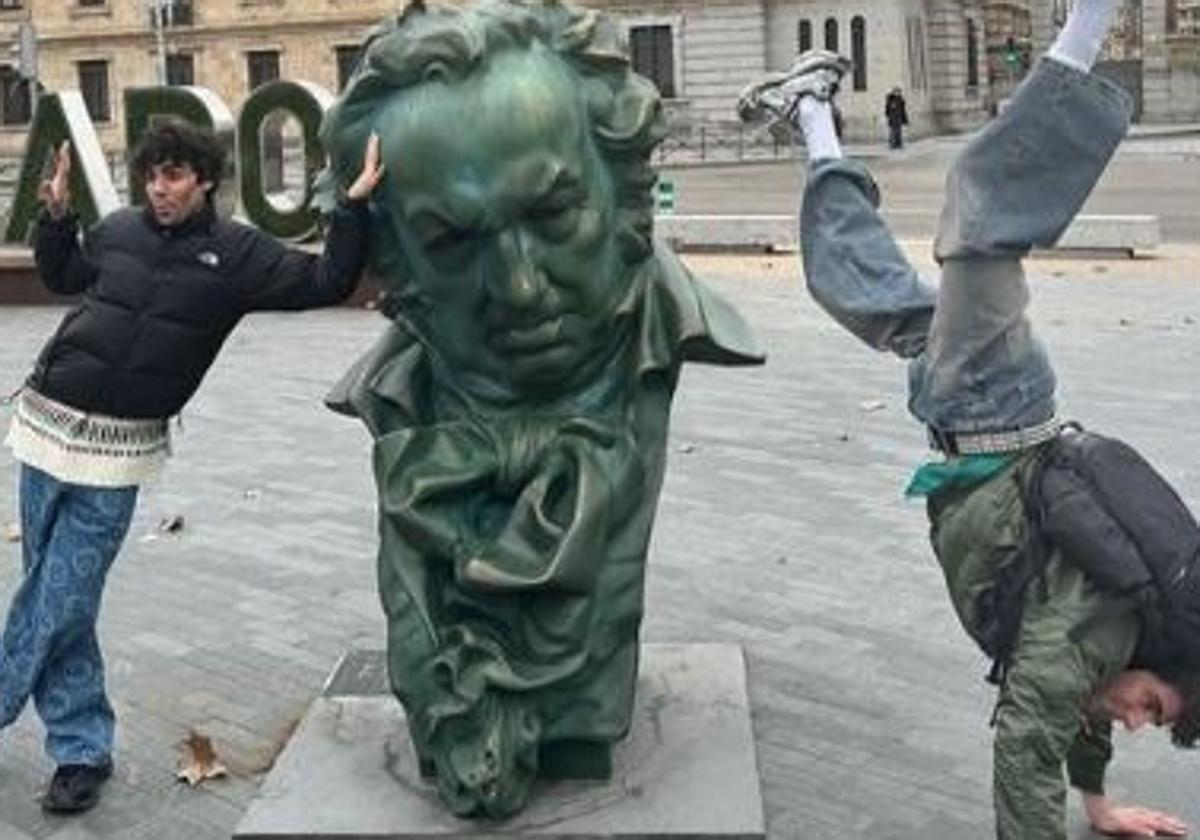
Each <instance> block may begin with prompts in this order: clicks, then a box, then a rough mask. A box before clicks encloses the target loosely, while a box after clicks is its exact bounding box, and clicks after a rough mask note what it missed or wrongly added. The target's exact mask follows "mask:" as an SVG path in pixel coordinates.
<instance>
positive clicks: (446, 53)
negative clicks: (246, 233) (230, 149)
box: [316, 0, 666, 276]
mask: <svg viewBox="0 0 1200 840" xmlns="http://www.w3.org/2000/svg"><path fill="white" fill-rule="evenodd" d="M535 43H536V44H541V45H543V46H544V47H546V48H548V49H549V50H550V51H551V52H553V53H554V54H555V55H557V56H558V57H559V58H561V59H562V60H563V61H564V62H565V63H566V64H567V66H568V67H569V68H571V69H572V71H573V72H574V74H575V75H576V77H577V78H578V81H579V84H578V90H579V94H578V95H579V98H580V102H581V104H582V106H583V110H584V113H585V117H586V119H587V122H588V125H589V127H590V129H591V134H592V137H593V139H594V141H595V143H596V146H597V149H598V151H599V153H600V155H601V156H602V157H603V158H604V160H605V162H606V163H607V165H608V167H609V169H610V170H611V172H612V174H613V181H614V185H615V187H616V193H617V195H616V202H617V226H618V231H617V236H618V241H619V242H620V243H621V250H622V253H623V254H625V256H626V259H627V260H629V261H630V262H635V261H637V260H639V259H642V258H644V257H646V256H647V255H649V254H650V252H651V239H650V237H651V228H652V226H653V221H654V209H653V207H654V205H653V198H652V195H651V189H652V188H653V186H654V182H655V179H656V175H655V173H654V170H653V168H652V167H651V166H650V154H651V152H652V151H653V150H654V147H655V146H657V145H658V143H659V142H660V141H661V140H662V139H663V137H664V136H665V134H666V128H665V121H664V118H663V115H662V106H661V99H660V97H659V94H658V90H657V89H656V88H655V87H654V85H653V84H652V83H651V82H650V81H649V80H647V79H645V78H643V77H642V76H639V75H637V74H636V73H634V72H633V71H632V69H631V64H630V61H629V56H628V54H627V50H626V47H625V44H624V40H623V33H622V30H621V29H620V27H618V26H617V25H616V24H614V23H613V21H612V20H611V19H610V18H608V17H606V16H604V15H602V14H600V13H598V12H596V11H594V10H591V9H581V8H575V7H572V6H569V5H565V4H562V3H560V2H557V0H484V2H482V3H480V4H479V5H477V6H475V7H474V8H471V9H454V8H426V6H425V4H424V3H422V2H414V3H411V4H410V5H409V6H408V7H407V8H406V9H405V10H404V12H403V13H401V14H400V15H398V16H397V17H395V18H392V19H390V20H388V21H385V22H384V23H383V24H381V25H380V26H379V27H377V28H376V29H375V30H374V31H373V32H372V33H371V34H370V35H369V36H368V38H367V41H366V44H365V45H364V49H363V57H362V60H361V61H360V63H359V66H358V68H357V69H356V71H355V73H354V75H353V76H352V78H351V80H350V82H349V83H348V85H347V87H346V89H345V91H344V92H343V94H342V96H341V98H340V99H339V100H338V102H337V103H336V104H335V105H334V106H333V107H332V108H331V109H330V110H329V112H328V113H327V114H326V116H325V120H324V122H323V123H322V126H321V139H322V141H323V142H324V144H325V148H326V149H328V150H329V153H330V166H329V168H328V169H326V171H325V172H324V173H322V176H321V177H320V178H319V179H318V184H317V190H316V192H317V199H318V202H319V204H320V205H322V206H324V207H328V206H329V205H330V203H331V199H332V196H333V195H334V194H335V193H336V192H337V190H338V188H339V187H344V186H345V185H346V184H348V183H350V182H351V181H352V180H353V178H354V176H355V175H356V174H357V172H358V168H359V166H360V165H361V159H362V150H363V149H364V148H365V147H366V143H367V138H368V137H369V136H370V133H371V131H372V128H373V126H374V118H375V115H376V113H377V111H378V110H379V109H380V108H381V107H382V106H383V105H384V103H385V102H386V101H387V100H389V99H390V98H392V97H394V96H396V95H398V94H401V93H403V92H405V91H406V90H408V89H411V88H415V87H418V86H419V85H421V84H423V83H426V82H431V81H441V82H447V81H455V80H459V79H464V78H467V77H469V76H470V75H471V74H473V73H477V72H479V71H480V70H481V69H483V68H484V62H485V59H486V58H487V57H488V56H489V55H491V54H494V53H496V52H500V51H502V50H506V49H513V48H516V49H523V48H528V47H530V46H532V45H533V44H535ZM446 130H447V131H452V130H453V128H452V127H447V129H446ZM385 139H386V138H385ZM481 142H486V139H483V138H481ZM381 187H383V189H382V190H380V191H377V193H376V194H377V195H380V194H381V193H382V194H383V195H384V196H386V186H385V185H381ZM383 203H384V204H386V198H384V199H383ZM390 228H391V226H390V225H374V226H373V232H374V235H375V237H376V241H375V245H376V247H375V248H373V251H374V254H373V257H374V259H375V266H374V268H375V271H376V272H377V273H378V274H380V275H381V276H388V275H389V274H396V273H399V274H404V273H405V272H404V271H403V266H402V265H396V264H387V263H388V257H389V253H390V254H392V255H399V254H400V253H401V252H402V250H403V249H400V248H394V247H392V248H389V247H388V245H389V244H390V243H389V242H388V239H387V238H388V236H389V235H390ZM401 259H403V257H402V256H401Z"/></svg>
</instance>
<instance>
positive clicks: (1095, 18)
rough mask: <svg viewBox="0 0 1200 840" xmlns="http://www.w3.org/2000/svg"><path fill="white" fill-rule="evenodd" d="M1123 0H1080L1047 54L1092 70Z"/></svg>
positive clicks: (1076, 66)
mask: <svg viewBox="0 0 1200 840" xmlns="http://www.w3.org/2000/svg"><path fill="white" fill-rule="evenodd" d="M1120 2H1121V0H1076V1H1075V7H1074V8H1073V9H1071V13H1070V14H1069V15H1067V22H1066V23H1065V24H1063V28H1062V31H1061V32H1059V33H1058V38H1057V39H1056V40H1055V41H1054V44H1053V45H1052V46H1051V47H1050V50H1049V52H1047V53H1046V55H1047V56H1049V57H1050V58H1053V59H1055V60H1057V61H1061V62H1062V63H1063V64H1069V65H1070V66H1072V67H1074V68H1076V69H1078V70H1082V71H1083V72H1084V73H1088V72H1090V71H1091V69H1092V65H1093V64H1095V63H1096V57H1097V56H1099V55H1100V48H1101V47H1103V46H1104V39H1105V37H1107V35H1108V30H1109V29H1110V28H1111V27H1112V24H1113V18H1114V17H1115V16H1116V11H1117V5H1118V4H1119V3H1120Z"/></svg>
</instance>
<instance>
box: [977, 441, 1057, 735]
mask: <svg viewBox="0 0 1200 840" xmlns="http://www.w3.org/2000/svg"><path fill="white" fill-rule="evenodd" d="M1057 445H1058V444H1057V439H1055V440H1051V441H1048V442H1046V443H1044V444H1042V446H1041V449H1040V451H1039V452H1038V455H1037V458H1036V460H1035V462H1034V465H1033V470H1032V473H1031V475H1030V476H1029V479H1028V481H1026V482H1025V484H1024V485H1023V486H1022V487H1021V503H1022V507H1023V508H1024V512H1025V523H1026V534H1025V543H1024V545H1022V546H1021V550H1020V553H1019V554H1018V555H1017V559H1016V560H1014V561H1013V562H1012V563H1010V564H1008V565H1007V566H1006V567H1005V568H1004V569H1002V570H1001V572H1000V573H999V574H998V575H997V576H996V580H995V581H994V582H993V585H992V587H991V589H990V590H989V592H988V598H989V602H990V604H991V609H990V610H988V613H989V614H990V616H991V620H990V622H989V625H990V626H989V631H988V633H987V636H988V644H987V645H986V646H985V650H986V652H987V653H988V655H990V656H991V657H992V667H991V669H990V670H989V671H988V674H987V677H986V679H987V681H988V682H989V683H991V684H992V685H996V686H1001V685H1003V684H1004V681H1005V679H1007V677H1008V669H1009V666H1010V665H1011V664H1012V655H1013V651H1014V649H1015V648H1016V645H1017V637H1018V636H1019V635H1020V633H1021V618H1022V615H1023V612H1024V606H1025V596H1026V593H1027V591H1028V590H1029V586H1030V585H1031V584H1032V583H1033V582H1034V581H1041V582H1042V584H1043V586H1044V583H1045V572H1046V566H1047V565H1048V564H1049V562H1050V554H1051V551H1050V543H1049V541H1048V540H1047V539H1046V536H1045V531H1044V529H1043V527H1042V513H1043V509H1042V476H1043V474H1044V473H1045V470H1046V464H1047V463H1048V462H1049V460H1050V459H1051V458H1052V457H1053V456H1054V452H1055V451H1056V448H1057ZM1043 597H1045V596H1043ZM994 722H995V715H994V714H993V723H994Z"/></svg>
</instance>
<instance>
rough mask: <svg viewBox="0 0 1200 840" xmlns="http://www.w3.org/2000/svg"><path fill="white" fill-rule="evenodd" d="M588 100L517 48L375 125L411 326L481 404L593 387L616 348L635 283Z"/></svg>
mask: <svg viewBox="0 0 1200 840" xmlns="http://www.w3.org/2000/svg"><path fill="white" fill-rule="evenodd" d="M579 96H580V93H579V83H578V80H577V79H575V78H574V77H573V76H572V75H571V74H570V71H569V70H568V68H567V67H566V65H564V64H563V63H562V61H561V60H560V59H558V58H557V57H555V56H554V55H553V54H551V53H549V52H548V51H546V50H544V49H541V48H535V49H534V50H530V51H516V50H514V51H509V52H504V53H501V54H499V55H495V56H492V57H491V58H490V60H489V63H488V66H487V68H486V69H485V70H483V71H481V72H479V73H476V74H474V75H473V76H471V77H470V78H469V79H466V80H464V81H461V82H453V83H449V84H444V83H441V82H431V83H425V84H423V85H422V86H420V87H419V88H416V89H413V90H410V91H407V92H406V93H404V94H403V95H402V96H400V97H397V99H396V100H395V101H394V102H392V103H390V104H389V105H388V106H387V108H386V109H385V110H384V111H383V113H382V114H381V115H380V121H379V129H380V131H381V133H382V135H383V138H384V141H385V142H384V144H383V146H384V149H385V150H387V151H386V155H387V160H386V166H387V177H388V178H389V179H390V183H389V194H390V195H392V196H394V197H395V198H394V199H393V201H394V204H393V206H392V207H391V208H390V213H389V215H390V217H391V221H390V224H392V225H393V226H394V228H395V233H396V235H397V239H398V240H399V241H400V242H401V243H402V247H403V248H404V250H405V255H406V257H407V262H408V263H409V265H410V266H411V269H412V275H413V276H410V277H406V278H404V279H405V281H406V282H408V283H412V284H414V285H415V287H416V289H417V291H419V292H420V297H421V298H423V303H422V304H420V305H418V306H413V307H410V309H409V310H406V314H407V315H408V317H409V319H410V320H411V321H412V322H413V323H414V324H415V326H416V327H417V329H418V330H419V332H420V333H421V335H422V338H423V340H424V341H425V342H426V344H427V345H428V346H429V347H430V349H431V350H432V351H433V353H434V354H435V355H436V356H437V357H438V358H439V360H440V361H441V362H442V363H443V365H444V368H443V369H444V370H445V371H447V372H448V375H449V376H450V377H451V378H452V379H453V380H454V381H455V382H456V384H458V385H459V386H460V387H462V388H464V389H466V390H467V391H470V392H472V393H475V394H477V395H483V396H487V397H490V398H495V399H500V400H509V399H519V398H529V397H537V396H543V397H546V396H554V395H555V394H557V393H561V392H562V391H564V390H567V389H569V388H571V387H574V385H576V384H577V383H579V382H580V381H581V380H583V381H587V380H588V379H589V378H590V377H594V376H595V371H596V370H597V369H598V367H599V365H601V364H602V363H603V362H604V360H605V359H606V358H607V356H608V352H609V351H611V350H612V348H613V347H614V345H615V343H616V341H617V340H618V339H617V337H616V336H615V335H614V333H615V332H616V330H615V329H614V325H613V315H614V312H615V310H616V308H617V307H618V305H619V304H620V303H621V301H622V299H623V297H624V295H625V293H626V291H627V289H628V285H629V277H630V270H629V268H628V267H627V266H626V265H625V264H624V263H623V261H622V260H621V258H620V256H619V252H618V248H617V240H616V234H615V230H614V228H615V225H614V215H615V213H614V208H615V204H614V188H613V182H612V179H611V176H610V174H609V171H608V169H607V167H606V166H605V164H604V162H603V160H602V159H601V158H600V156H599V155H598V153H597V151H596V149H595V147H594V145H593V142H592V139H591V137H590V134H589V131H588V127H587V124H586V119H585V116H584V113H583V108H582V106H581V104H580V102H579Z"/></svg>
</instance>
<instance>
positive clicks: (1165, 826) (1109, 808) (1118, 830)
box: [1083, 794, 1188, 837]
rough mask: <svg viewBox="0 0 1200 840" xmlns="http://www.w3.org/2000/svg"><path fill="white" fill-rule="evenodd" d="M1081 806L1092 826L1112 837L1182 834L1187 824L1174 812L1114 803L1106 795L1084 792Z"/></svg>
mask: <svg viewBox="0 0 1200 840" xmlns="http://www.w3.org/2000/svg"><path fill="white" fill-rule="evenodd" d="M1083 805H1084V810H1086V811H1087V816H1088V821H1089V822H1090V823H1091V824H1092V828H1094V829H1095V830H1096V831H1098V832H1100V833H1101V834H1107V835H1110V836H1112V837H1183V836H1185V835H1186V834H1187V832H1188V825H1187V823H1185V822H1184V821H1183V820H1181V819H1179V818H1178V817H1176V816H1175V815H1174V814H1167V813H1164V812H1163V811H1155V810H1153V809H1152V808H1142V807H1140V806H1137V805H1131V806H1118V805H1114V804H1113V803H1112V801H1111V800H1109V798H1108V797H1106V796H1097V795H1095V794H1086V795H1084V797H1083Z"/></svg>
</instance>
